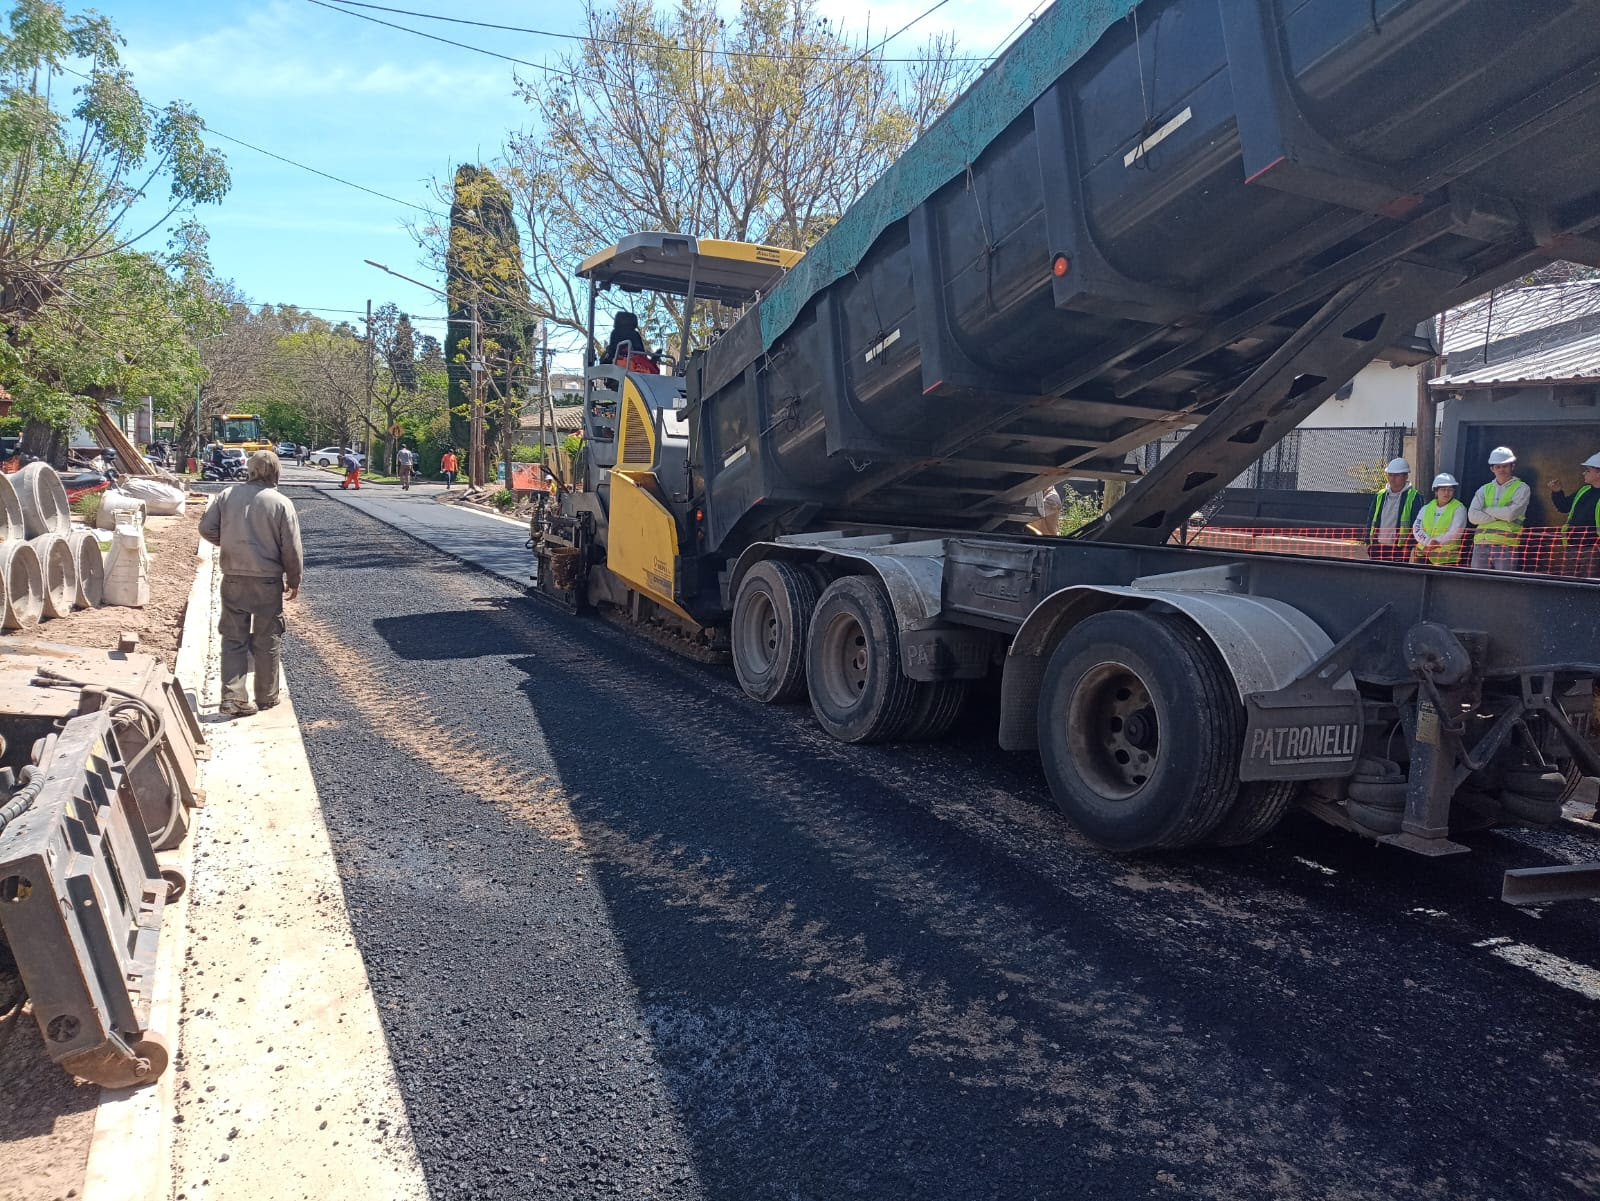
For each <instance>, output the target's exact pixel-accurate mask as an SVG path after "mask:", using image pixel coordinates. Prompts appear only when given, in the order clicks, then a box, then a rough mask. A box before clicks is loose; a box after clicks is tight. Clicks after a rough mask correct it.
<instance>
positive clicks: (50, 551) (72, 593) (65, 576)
mask: <svg viewBox="0 0 1600 1201" xmlns="http://www.w3.org/2000/svg"><path fill="white" fill-rule="evenodd" d="M29 545H31V546H32V547H33V549H34V551H35V552H36V553H37V554H38V556H39V570H40V571H41V572H42V573H43V574H44V615H45V616H46V617H65V616H66V615H67V614H68V613H71V612H72V606H73V605H74V604H76V603H77V600H78V556H77V555H75V554H73V553H72V539H71V535H70V534H69V535H66V536H63V535H61V534H42V535H40V536H39V537H37V538H34V539H31V540H30V542H29Z"/></svg>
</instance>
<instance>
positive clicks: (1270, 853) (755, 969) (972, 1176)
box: [286, 489, 1600, 1201]
mask: <svg viewBox="0 0 1600 1201" xmlns="http://www.w3.org/2000/svg"><path fill="white" fill-rule="evenodd" d="M292 495H294V496H295V497H296V500H297V503H298V504H299V505H300V509H301V520H302V524H303V527H304V530H305V534H306V542H307V548H308V563H309V566H308V571H307V576H306V582H305V591H304V593H303V600H302V602H301V603H300V605H299V606H298V607H297V609H296V611H295V613H294V615H293V616H292V617H291V628H290V634H289V638H288V640H287V643H286V648H287V649H286V654H287V670H288V672H289V676H290V681H291V685H292V686H293V688H294V691H295V697H296V704H297V707H298V710H299V713H300V718H301V723H302V730H303V732H304V735H305V741H306V746H307V750H308V753H309V757H310V762H311V766H312V771H313V774H314V776H315V778H316V780H317V784H318V787H319V789H320V791H321V795H322V798H323V805H324V808H325V812H326V816H327V821H328V825H329V829H330V833H331V836H332V840H333V846H334V851H335V855H336V857H337V858H338V860H339V864H340V869H341V873H342V875H343V878H344V884H345V891H346V895H347V898H348V902H349V905H350V908H351V915H352V921H353V926H354V929H355V932H356V937H357V941H358V944H359V946H360V949H361V952H362V955H363V957H364V959H365V962H366V965H367V969H368V973H369V975H370V977H371V980H372V985H373V988H374V990H375V993H376V996H377V1000H378V1005H379V1012H380V1014H381V1017H382V1021H383V1023H384V1026H385V1032H386V1036H387V1039H388V1044H389V1047H390V1051H391V1054H392V1056H393V1059H394V1064H395V1069H396V1072H397V1075H398V1079H399V1082H400V1088H401V1091H402V1094H403V1096H404V1098H405V1102H406V1107H407V1111H408V1118H409V1121H410V1123H411V1127H412V1130H413V1133H414V1137H415V1139H416V1143H417V1150H418V1153H419V1155H420V1156H421V1158H422V1161H423V1165H424V1168H425V1170H426V1172H427V1175H428V1181H429V1186H430V1189H431V1191H432V1193H433V1195H434V1196H436V1197H440V1198H444V1197H475V1198H481V1197H506V1198H512V1197H516V1198H563V1199H574V1198H591V1197H593V1198H598V1197H613V1196H620V1197H630V1198H635V1197H662V1198H718V1199H727V1201H735V1199H738V1201H757V1199H767V1198H771V1199H773V1201H779V1199H782V1201H796V1199H804V1201H809V1199H813V1198H815V1199H817V1201H824V1199H826V1201H834V1199H838V1198H854V1197H859V1198H874V1199H887V1198H908V1199H909V1198H918V1199H922V1201H926V1199H935V1198H940V1199H942V1198H950V1199H952V1201H953V1199H957V1198H960V1199H963V1201H965V1199H971V1198H1005V1199H1008V1201H1009V1199H1013V1198H1068V1197H1072V1198H1076V1197H1082V1198H1096V1199H1109V1201H1116V1199H1121V1198H1144V1197H1205V1198H1230V1199H1243V1198H1262V1199H1267V1198H1271V1199H1274V1201H1280V1199H1294V1198H1306V1199H1312V1198H1316V1199H1323V1198H1341V1199H1347V1198H1373V1199H1375V1201H1376V1199H1383V1201H1393V1199H1398V1198H1450V1199H1452V1201H1456V1199H1461V1198H1501V1199H1517V1198H1527V1199H1529V1201H1535V1199H1537V1201H1549V1199H1550V1198H1564V1197H1580V1196H1592V1195H1594V1194H1595V1193H1596V1192H1600V1138H1597V1136H1596V1135H1595V1134H1594V1129H1593V1128H1594V1124H1595V1123H1594V1118H1593V1114H1594V1112H1595V1109H1596V1101H1597V1094H1600V1083H1597V1080H1600V1048H1597V1047H1596V1044H1595V1040H1594V1039H1593V1038H1592V1036H1591V1035H1592V1030H1593V1026H1594V1023H1595V1020H1596V1014H1597V1004H1600V1001H1597V998H1600V970H1597V967H1596V965H1597V963H1600V938H1597V935H1600V907H1596V906H1595V905H1594V904H1592V903H1579V904H1570V905H1563V906H1556V907H1551V908H1549V909H1547V910H1545V911H1543V914H1542V916H1536V915H1534V914H1530V913H1524V912H1522V911H1519V910H1516V909H1512V908H1510V907H1507V906H1505V905H1502V904H1501V903H1500V902H1499V901H1498V900H1496V899H1495V898H1496V897H1497V896H1498V891H1499V873H1500V872H1502V871H1503V870H1504V869H1505V868H1506V867H1509V866H1524V865H1530V864H1534V863H1548V862H1552V861H1557V860H1561V859H1569V860H1570V859H1576V858H1582V857H1585V856H1589V857H1593V856H1594V852H1595V847H1594V844H1593V843H1591V842H1589V841H1587V840H1586V839H1584V838H1582V837H1579V836H1577V835H1573V834H1570V833H1551V834H1545V835H1538V834H1534V835H1529V834H1515V835H1508V834H1497V833H1489V834H1483V835H1476V836H1472V839H1471V841H1472V843H1473V846H1474V848H1475V853H1474V854H1473V855H1471V856H1464V857H1457V858H1454V859H1450V860H1423V859H1419V858H1416V857H1411V856H1407V855H1405V854H1404V853H1402V852H1399V851H1396V850H1394V849H1393V848H1387V847H1378V846H1374V845H1372V844H1369V843H1367V842H1365V841H1363V840H1360V839H1357V838H1355V837H1353V836H1350V835H1347V834H1343V833H1340V832H1337V831H1333V830H1330V829H1328V828H1326V827H1323V826H1321V825H1318V824H1316V823H1314V822H1311V821H1309V820H1306V819H1299V818H1295V819H1291V820H1290V821H1289V822H1287V823H1286V824H1285V825H1284V826H1283V827H1281V828H1280V829H1279V830H1278V831H1276V832H1275V833H1274V834H1272V835H1271V836H1269V837H1268V838H1267V839H1265V840H1263V841H1262V842H1260V843H1257V844H1255V845H1253V846H1251V847H1247V848H1241V849H1237V850H1231V851H1195V852H1186V853H1184V854H1181V855H1162V856H1138V857H1118V856H1111V855H1107V854H1104V853H1102V852H1100V851H1098V850H1096V849H1095V848H1093V847H1092V846H1090V845H1088V844H1087V843H1085V842H1084V841H1083V840H1082V839H1081V838H1079V837H1078V836H1077V835H1075V834H1074V833H1073V832H1072V830H1071V829H1070V828H1069V827H1067V826H1066V825H1065V824H1064V823H1063V822H1062V821H1061V820H1060V819H1059V818H1058V817H1057V816H1056V815H1055V813H1054V811H1053V810H1052V809H1051V808H1050V805H1049V800H1048V794H1047V791H1046V788H1045V785H1044V781H1043V778H1042V775H1041V773H1040V771H1039V769H1038V766H1037V763H1036V761H1035V760H1034V758H1033V757H1032V756H1030V755H1013V754H1007V753H1005V752H1002V751H1000V750H998V749H996V748H995V746H994V736H993V735H994V732H993V722H992V720H986V719H985V718H984V717H983V716H982V714H983V712H984V711H985V708H984V707H983V706H977V707H975V708H974V711H973V714H972V716H971V717H970V718H969V719H968V720H967V721H966V723H965V724H964V725H963V726H962V727H961V728H960V729H958V730H957V732H956V733H955V735H954V736H953V737H952V738H951V739H950V740H949V741H947V742H945V743H941V744H938V745H931V746H930V745H918V746H889V747H846V746H842V745H839V744H836V743H833V742H831V741H829V740H828V739H827V738H826V737H825V736H824V735H823V734H822V733H821V732H820V730H818V728H817V727H816V726H815V724H814V723H813V721H812V719H811V717H810V714H809V712H808V710H807V709H806V707H805V706H803V705H801V706H759V705H755V704H753V703H751V702H749V701H748V700H747V699H746V698H745V697H744V696H743V695H742V694H741V693H740V691H739V689H738V687H737V684H736V683H735V682H734V680H733V678H732V674H731V672H730V671H729V670H728V669H726V668H717V667H709V666H704V665H700V664H696V663H691V662H687V661H684V660H681V659H678V658H675V657H673V656H672V655H671V654H670V653H669V652H667V651H665V650H662V649H659V648H657V647H655V646H653V645H651V644H648V643H646V642H644V641H641V640H639V639H637V638H635V637H633V636H631V635H630V634H629V633H628V632H627V631H624V630H620V629H617V628H615V627H613V626H610V625H608V624H605V623H603V622H600V621H597V620H594V619H592V618H578V617H573V616H570V615H566V614H563V613H560V612H558V611H556V610H554V609H551V608H549V607H547V606H545V605H544V604H543V603H542V602H540V601H538V600H536V599H533V598H530V597H527V596H525V595H524V594H523V592H522V590H521V589H520V588H518V587H516V586H514V585H512V584H509V583H507V582H506V581H504V580H501V579H497V578H494V577H491V576H489V575H487V574H484V573H482V572H478V571H474V570H471V569H470V568H467V567H465V566H464V565H463V564H462V563H461V562H460V561H458V560H457V559H452V558H450V557H447V556H445V555H444V554H442V553H437V552H435V551H433V550H431V549H430V548H428V547H425V546H421V545H419V544H418V543H417V542H416V541H414V540H412V539H411V538H408V537H406V536H405V535H403V534H401V533H399V532H398V531H397V530H395V529H393V528H390V527H388V526H385V525H383V524H380V523H379V522H378V521H377V520H375V519H373V518H371V517H370V516H368V515H367V514H364V513H362V512H359V511H354V510H353V507H352V506H351V505H346V504H340V503H338V502H336V501H334V500H331V499H328V498H327V497H325V496H322V495H318V494H315V493H311V492H309V491H308V490H304V489H297V490H294V491H293V492H292ZM440 507H443V506H440ZM988 711H991V712H992V704H991V705H990V706H988Z"/></svg>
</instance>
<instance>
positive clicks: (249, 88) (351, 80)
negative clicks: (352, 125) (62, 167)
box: [125, 0, 511, 101]
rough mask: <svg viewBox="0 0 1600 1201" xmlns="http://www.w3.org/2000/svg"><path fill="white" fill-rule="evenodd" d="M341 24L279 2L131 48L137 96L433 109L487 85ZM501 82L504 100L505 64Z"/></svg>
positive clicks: (479, 75) (375, 31)
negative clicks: (359, 99)
mask: <svg viewBox="0 0 1600 1201" xmlns="http://www.w3.org/2000/svg"><path fill="white" fill-rule="evenodd" d="M346 24H348V25H351V26H354V24H355V22H353V21H352V20H351V19H350V18H349V17H347V16H341V15H340V14H339V13H337V12H330V11H329V10H327V9H319V8H315V7H312V6H308V5H301V4H296V5H289V4H286V3H283V2H282V0H278V2H276V3H273V4H269V5H267V6H266V7H264V8H257V9H252V10H250V11H249V12H247V13H245V14H243V19H242V20H241V21H239V22H238V23H237V24H232V25H224V26H221V27H218V28H216V29H213V30H211V31H209V32H206V33H202V34H199V35H197V36H194V37H189V38H185V39H180V40H174V41H171V42H168V43H167V44H165V45H161V44H159V43H156V42H153V41H152V42H146V43H144V44H141V45H137V46H132V45H131V46H129V48H128V50H127V52H126V55H125V57H126V59H127V61H128V64H129V67H130V68H131V69H132V71H133V74H134V78H135V79H137V80H138V81H139V85H140V87H141V88H143V89H145V90H147V91H148V92H149V93H150V94H151V95H152V96H156V95H162V96H182V97H185V98H186V99H191V100H194V99H197V98H198V97H203V96H205V95H207V94H221V95H226V96H228V97H230V98H232V99H235V100H239V99H250V100H254V101H265V100H288V101H296V100H308V101H309V100H318V99H322V100H325V99H326V98H328V97H341V96H367V97H406V98H410V99H417V98H425V99H433V100H437V99H443V98H448V97H460V96H462V95H463V94H470V93H471V91H472V90H474V89H479V88H482V87H483V86H484V84H485V82H486V72H485V71H484V70H483V69H482V68H476V69H474V68H469V67H468V66H467V65H466V64H464V63H463V64H461V65H459V66H454V67H449V68H444V67H441V66H440V65H439V63H438V62H437V56H435V55H432V54H425V55H418V54H417V53H416V52H415V49H414V45H413V44H412V42H411V39H410V37H409V35H406V34H402V33H399V32H397V31H389V30H384V29H382V28H381V27H378V26H369V27H368V28H367V29H361V28H353V27H352V28H348V29H347V28H346V27H345V26H346ZM336 35H339V36H336ZM400 38H404V39H406V50H407V51H409V52H407V53H403V54H397V53H396V51H395V46H394V41H393V40H394V39H400ZM452 53H453V54H457V55H461V56H465V55H466V54H467V52H466V51H453V52H452ZM397 59H398V60H399V61H396V60H397ZM410 64H415V65H410ZM492 70H493V69H492V68H491V71H492ZM501 74H502V75H503V78H504V81H505V84H504V88H503V89H501V90H503V91H506V92H509V91H510V89H511V78H510V75H511V72H510V67H509V65H507V67H506V69H505V70H504V72H503V73H501Z"/></svg>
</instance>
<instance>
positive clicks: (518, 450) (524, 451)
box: [511, 443, 544, 463]
mask: <svg viewBox="0 0 1600 1201" xmlns="http://www.w3.org/2000/svg"><path fill="white" fill-rule="evenodd" d="M511 461H512V462H513V463H543V462H544V448H543V447H542V446H523V445H521V444H520V443H519V444H518V445H516V446H513V447H512V448H511Z"/></svg>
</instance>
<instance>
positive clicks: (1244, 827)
mask: <svg viewBox="0 0 1600 1201" xmlns="http://www.w3.org/2000/svg"><path fill="white" fill-rule="evenodd" d="M1299 794H1300V781H1299V780H1251V781H1249V782H1247V783H1243V784H1240V785H1239V795H1238V797H1236V798H1235V799H1234V802H1233V807H1232V808H1231V809H1229V810H1228V812H1227V813H1225V814H1224V815H1223V817H1222V821H1221V822H1220V823H1219V824H1218V825H1217V828H1216V829H1215V830H1213V831H1212V832H1211V837H1210V838H1209V839H1207V840H1206V841H1208V842H1210V843H1211V844H1212V845H1213V846H1219V847H1242V846H1244V845H1245V844H1246V843H1251V842H1254V841H1255V840H1256V839H1258V838H1260V837H1262V836H1263V835H1265V834H1267V833H1269V832H1270V831H1271V830H1272V829H1273V827H1274V826H1276V825H1277V824H1278V823H1279V822H1281V821H1282V820H1283V815H1284V814H1285V813H1287V812H1289V806H1290V805H1292V804H1294V798H1295V797H1296V796H1298V795H1299Z"/></svg>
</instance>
